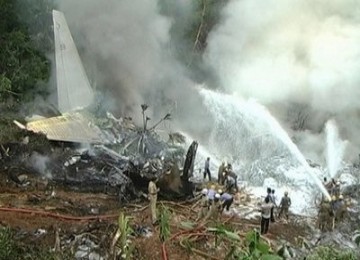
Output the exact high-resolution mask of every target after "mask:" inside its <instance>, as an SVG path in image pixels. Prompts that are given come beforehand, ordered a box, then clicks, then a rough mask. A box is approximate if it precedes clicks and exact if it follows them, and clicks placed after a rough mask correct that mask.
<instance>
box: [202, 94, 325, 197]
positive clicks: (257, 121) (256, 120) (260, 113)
mask: <svg viewBox="0 0 360 260" xmlns="http://www.w3.org/2000/svg"><path fill="white" fill-rule="evenodd" d="M199 92H200V95H201V96H202V97H203V98H204V102H205V105H206V106H207V107H208V109H209V110H210V112H211V113H212V114H213V115H214V117H215V119H216V120H218V124H219V125H223V124H225V123H226V120H230V119H231V118H233V119H232V121H231V123H232V124H233V126H229V127H228V128H226V127H225V128H226V135H225V137H224V140H221V141H220V142H219V145H220V146H222V145H224V142H228V143H227V145H226V146H227V147H226V148H227V149H228V151H227V152H229V151H230V152H231V151H233V152H234V154H236V156H239V157H240V156H241V155H242V156H246V153H248V152H249V151H252V150H253V149H258V148H261V150H260V152H259V153H258V154H260V156H268V155H269V156H270V155H273V154H280V153H284V154H288V155H289V156H290V157H293V158H295V160H296V161H297V162H298V163H300V165H301V166H303V167H304V169H305V171H306V172H307V173H308V174H309V175H310V176H311V178H312V180H313V182H314V183H315V184H316V185H317V187H318V188H319V189H320V191H321V192H322V193H323V194H324V196H325V197H326V198H328V199H331V197H330V194H329V193H328V191H327V190H326V188H325V187H324V185H323V183H322V182H321V181H320V179H319V178H318V177H317V176H316V174H315V172H314V170H313V169H312V168H311V167H310V166H309V164H308V162H307V161H306V159H305V157H304V155H303V154H302V153H301V152H300V150H299V149H298V147H297V146H296V145H295V144H294V142H293V141H292V140H291V138H290V137H289V135H288V134H287V132H286V131H285V130H284V129H283V128H282V127H281V125H280V124H279V122H278V121H277V120H276V119H275V118H274V117H273V116H272V115H271V114H270V112H269V111H268V110H267V109H266V108H265V107H264V106H262V105H260V104H259V103H258V102H256V101H255V100H245V101H243V100H240V99H237V98H236V97H234V96H231V95H227V94H222V93H217V92H214V91H211V90H206V89H201V90H200V91H199ZM243 132H245V134H244V133H243ZM266 132H267V133H270V135H264V133H266ZM242 134H243V135H244V136H242V137H241V136H240V135H242ZM254 135H255V136H257V135H260V136H263V137H264V138H268V139H266V140H265V142H268V143H265V144H264V143H262V142H255V143H253V142H251V143H250V144H247V146H248V148H247V149H252V150H244V151H242V150H240V149H243V146H244V141H245V142H247V143H248V142H249V140H254V139H253V138H252V137H253V136H254ZM214 136H216V138H219V136H218V134H214ZM268 136H270V137H268ZM241 138H242V142H241ZM229 140H230V141H229ZM239 140H240V141H239ZM279 141H280V142H279ZM274 146H277V147H274ZM225 150H226V149H225ZM264 153H265V155H264ZM258 154H257V153H255V152H254V153H253V159H254V158H257V156H258Z"/></svg>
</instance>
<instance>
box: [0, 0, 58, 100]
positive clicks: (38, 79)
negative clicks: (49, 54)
mask: <svg viewBox="0 0 360 260" xmlns="http://www.w3.org/2000/svg"><path fill="white" fill-rule="evenodd" d="M45 2H46V1H45V0H42V1H31V4H32V8H29V7H30V6H31V5H30V1H26V0H0V101H1V102H4V101H8V100H15V104H18V105H20V104H22V103H24V102H29V101H32V100H33V99H34V98H35V97H36V96H43V97H44V96H46V95H47V94H48V93H47V84H46V82H47V81H48V79H49V75H50V62H49V61H48V59H47V58H46V57H45V52H46V51H47V50H49V49H46V48H45V49H40V48H42V47H44V46H46V42H48V41H44V40H42V42H43V43H42V45H39V44H38V45H37V44H35V43H36V41H34V39H36V35H41V33H40V31H39V30H41V32H42V31H43V29H44V27H46V26H47V27H51V23H43V24H44V26H42V27H37V26H33V27H31V26H29V24H30V25H33V24H34V23H35V22H36V21H37V19H39V17H41V16H40V14H43V15H44V17H45V16H46V14H49V11H50V8H49V6H50V5H45V4H44V3H45ZM44 21H45V20H44V19H43V20H42V22H44ZM29 28H32V30H31V33H30V30H29ZM36 28H37V29H36Z"/></svg>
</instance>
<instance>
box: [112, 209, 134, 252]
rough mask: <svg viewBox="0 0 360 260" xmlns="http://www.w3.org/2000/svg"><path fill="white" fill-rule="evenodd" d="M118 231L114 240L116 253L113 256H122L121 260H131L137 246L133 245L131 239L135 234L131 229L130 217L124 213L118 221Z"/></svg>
mask: <svg viewBox="0 0 360 260" xmlns="http://www.w3.org/2000/svg"><path fill="white" fill-rule="evenodd" d="M118 225H119V227H118V230H117V232H116V234H115V236H114V238H113V243H112V244H113V246H114V245H115V246H116V247H114V249H113V250H114V252H112V254H113V255H114V256H115V257H117V256H120V257H121V259H131V257H132V253H133V251H134V249H135V245H134V244H132V243H131V240H130V239H129V238H130V236H131V234H132V233H133V230H132V228H131V227H130V217H128V216H125V214H124V213H123V212H121V213H120V215H119V219H118Z"/></svg>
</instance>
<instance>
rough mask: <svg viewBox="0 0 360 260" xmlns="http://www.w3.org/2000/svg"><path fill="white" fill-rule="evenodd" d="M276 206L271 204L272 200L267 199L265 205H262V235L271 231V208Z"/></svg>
mask: <svg viewBox="0 0 360 260" xmlns="http://www.w3.org/2000/svg"><path fill="white" fill-rule="evenodd" d="M273 206H274V205H273V204H272V203H271V202H270V198H269V197H266V198H265V203H263V204H262V205H261V223H260V233H261V234H267V232H268V230H269V223H270V216H271V208H272V207H273Z"/></svg>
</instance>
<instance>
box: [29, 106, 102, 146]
mask: <svg viewBox="0 0 360 260" xmlns="http://www.w3.org/2000/svg"><path fill="white" fill-rule="evenodd" d="M26 129H27V130H29V131H33V132H35V133H43V134H45V135H46V137H47V138H48V139H49V140H52V141H63V142H75V143H105V142H106V140H105V139H104V137H103V134H102V132H101V130H100V129H99V128H98V127H97V126H96V125H94V124H93V123H92V122H91V120H90V118H89V117H87V116H86V115H85V114H83V113H80V112H72V113H65V114H63V115H61V116H57V117H51V118H47V119H41V120H37V121H33V122H29V123H28V124H27V125H26Z"/></svg>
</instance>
